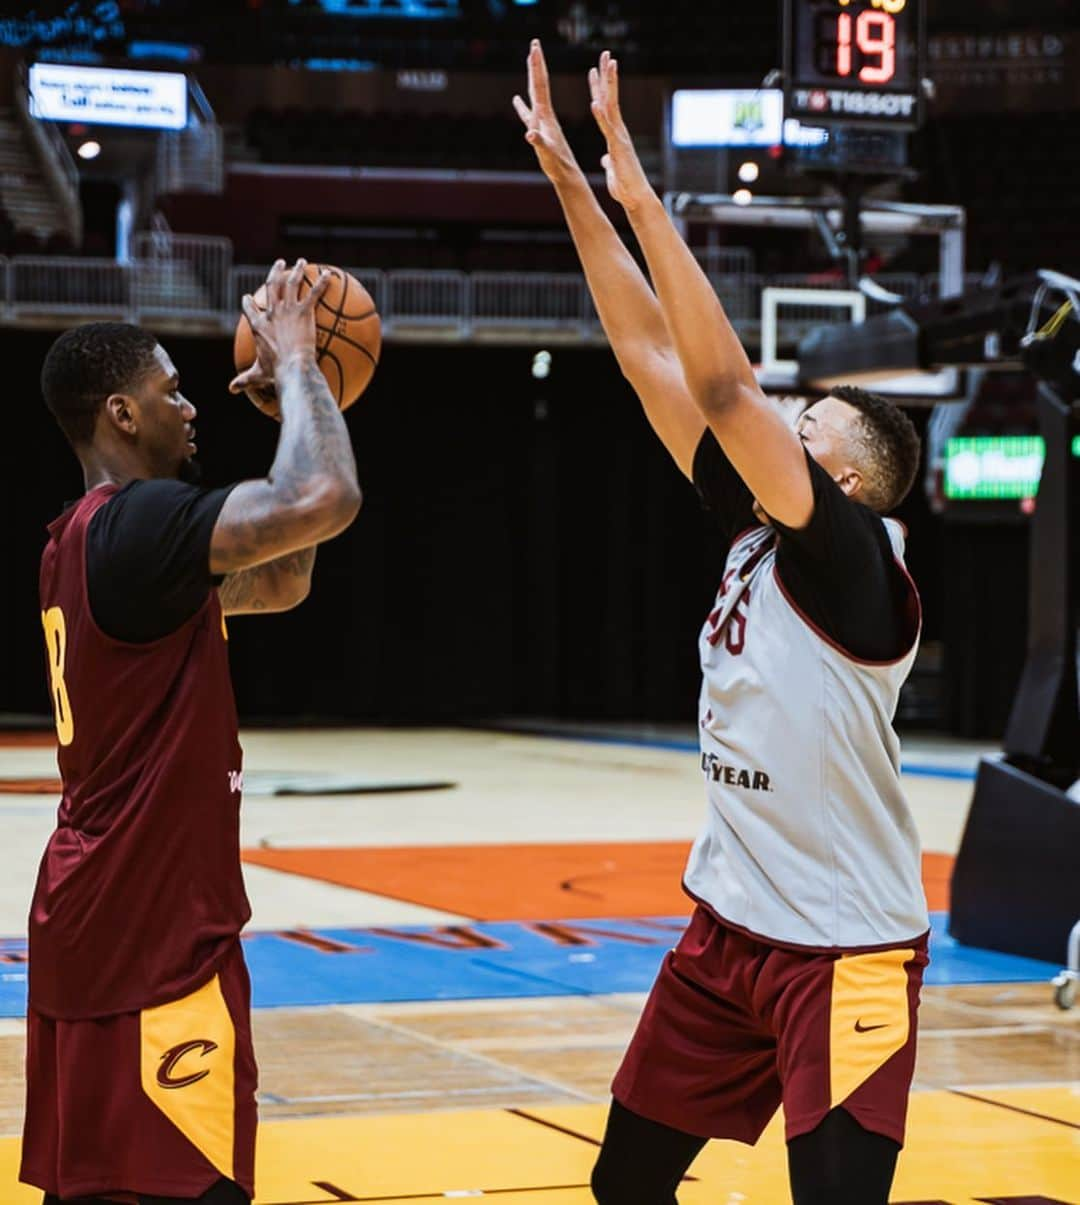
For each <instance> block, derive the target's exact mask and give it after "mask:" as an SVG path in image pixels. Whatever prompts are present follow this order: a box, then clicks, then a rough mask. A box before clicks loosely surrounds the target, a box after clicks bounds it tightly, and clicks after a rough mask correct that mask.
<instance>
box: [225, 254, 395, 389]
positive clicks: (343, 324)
mask: <svg viewBox="0 0 1080 1205" xmlns="http://www.w3.org/2000/svg"><path fill="white" fill-rule="evenodd" d="M324 269H325V270H326V271H327V272H329V273H330V283H329V285H327V288H326V292H325V293H324V294H323V295H322V297H320V298H319V304H318V305H317V306H316V307H315V326H316V331H315V348H316V352H315V354H316V357H317V359H318V364H319V368H320V369H321V370H322V374H323V376H324V377H326V380H327V383H328V384H329V386H330V392H331V393H332V394H333V395H334V397H335V398H337V403H338V405H339V406H340V407H341V408H342V410H346V409H348V407H349V406H351V405H352V404H353V402H355V401H356V399H357V398H358V397H359V396H360V395H361V394H362V393H363V392H364V390H365V389H366V388H367V387H368V384H369V383H370V381H371V378H372V376H373V375H374V373H375V368H376V366H377V365H378V363H379V352H380V350H381V349H382V323H381V322H380V321H379V313H378V311H377V310H376V309H375V302H374V301H373V300H372V297H371V294H370V293H369V292H368V291H367V289H365V288H364V286H363V285H362V284H361V283H360V282H359V281H358V280H357V279H356V277H355V276H350V275H349V274H348V272H345V271H343V270H342V269H341V268H335V267H333V266H332V265H330V264H308V266H307V267H306V268H305V270H304V280H303V281H301V283H300V295H301V297H302V296H303V295H304V294H305V293H306V292H307V290H308V289H310V288H311V286H312V285H313V284H314V283H315V281H316V280H318V278H319V273H320V272H322V271H323V270H324ZM254 299H255V304H256V305H257V306H258V307H259V309H260V310H261V309H265V308H266V286H265V285H261V286H260V287H259V290H258V292H257V293H256V294H255V298H254ZM233 362H234V363H235V364H236V371H237V372H243V371H244V370H245V369H246V368H250V367H251V365H252V364H254V363H255V337H254V335H252V333H251V327H250V325H249V324H248V320H247V319H246V318H245V317H244V316H243V315H242V314H241V316H240V321H239V322H238V323H237V324H236V335H235V336H234V338H233Z"/></svg>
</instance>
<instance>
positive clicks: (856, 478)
mask: <svg viewBox="0 0 1080 1205" xmlns="http://www.w3.org/2000/svg"><path fill="white" fill-rule="evenodd" d="M833 480H834V481H835V482H836V484H837V485H838V486H839V487H840V488H841V489H842V490H843V491H844V493H845V494H847V496H848V497H849V498H854V497H855V495H856V494H857V493H858V492H859V490H861V489H862V485H863V476H862V473H860V472H859V470H858V469H853V468H851V467H850V466H849V467H848V468H844V469H841V470H840V472H839V473H837V474H836V476H835V477H834V478H833Z"/></svg>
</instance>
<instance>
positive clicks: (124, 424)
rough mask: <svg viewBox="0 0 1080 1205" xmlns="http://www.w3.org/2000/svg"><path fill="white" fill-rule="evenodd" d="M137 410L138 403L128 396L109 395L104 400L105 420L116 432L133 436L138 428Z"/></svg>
mask: <svg viewBox="0 0 1080 1205" xmlns="http://www.w3.org/2000/svg"><path fill="white" fill-rule="evenodd" d="M138 408H139V407H138V402H136V400H135V399H134V398H133V397H131V396H129V395H128V394H126V393H110V394H109V396H108V397H107V398H106V399H105V406H104V414H105V419H106V421H107V422H109V423H111V424H112V426H113V427H114V428H115V429H116V430H117V431H122V432H123V433H124V434H125V435H134V434H135V431H136V428H137V426H138V423H137V418H138Z"/></svg>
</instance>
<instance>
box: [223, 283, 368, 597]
mask: <svg viewBox="0 0 1080 1205" xmlns="http://www.w3.org/2000/svg"><path fill="white" fill-rule="evenodd" d="M304 267H305V263H304V261H303V260H297V262H296V265H295V266H294V267H293V269H292V270H291V271H290V272H286V271H285V265H284V263H283V262H282V261H281V260H278V262H277V263H275V264H274V266H273V268H272V269H271V270H270V275H269V277H268V278H267V282H266V284H267V298H268V305H267V309H266V310H264V311H261V310H258V309H257V308H256V307H255V304H254V302H253V301H252V299H251V297H245V298H244V313H245V315H246V317H247V319H248V322H249V323H250V324H251V329H252V331H253V333H254V335H255V343H256V347H257V349H258V363H259V364H260V365H261V366H262V368H263V369H265V370H267V371H272V372H273V378H274V385H275V388H276V390H277V395H278V398H279V399H280V402H281V435H280V437H279V439H278V446H277V452H276V454H275V456H274V462H273V464H272V465H271V466H270V472H269V473H268V474H267V476H266V477H264V478H263V479H262V480H259V481H244V482H242V483H241V484H240V485H238V486H237V487H236V488H235V489H234V490H233V491H232V493H230V494H229V496H228V498H227V499H226V500H225V505H224V506H223V507H222V508H221V513H220V515H219V516H218V520H217V523H216V524H215V526H214V533H213V537H212V539H211V542H210V570H211V572H212V573H223V574H229V575H232V574H234V573H237V572H238V571H241V570H242V571H250V570H252V569H253V568H254V567H256V566H259V567H263V568H265V570H266V572H264V573H263V574H261V575H260V577H259V578H258V582H256V578H254V577H251V578H249V580H248V584H247V585H246V586H245V585H243V584H242V583H239V582H238V583H236V584H235V586H233V587H230V588H229V589H227V590H226V587H229V582H228V581H226V582H225V583H224V584H223V586H222V589H223V590H225V591H226V595H225V598H226V599H227V596H228V595H229V594H231V593H232V592H233V591H234V590H235V591H236V592H237V594H242V595H243V597H244V600H245V606H244V609H247V610H258V609H264V608H260V607H257V606H254V605H253V604H254V601H255V600H258V599H261V600H262V601H263V602H264V603H265V604H266V605H265V609H266V610H270V609H271V606H270V605H269V599H270V597H271V595H270V593H269V586H270V584H271V583H272V582H273V580H274V579H275V578H276V579H277V580H279V581H281V580H285V581H288V575H289V573H290V572H291V573H292V575H293V578H294V579H298V580H294V581H293V582H292V587H293V588H294V589H295V590H296V592H297V597H296V602H298V601H299V600H300V596H301V594H300V590H299V587H301V586H303V587H305V592H306V581H305V579H306V578H307V577H309V576H310V562H309V563H308V564H307V565H306V566H305V565H304V562H303V559H302V558H301V560H300V561H299V562H298V561H296V560H291V561H289V565H288V566H287V567H286V568H285V569H284V570H283V571H282V570H280V568H279V567H275V564H274V563H275V562H279V561H280V560H281V558H283V557H285V558H287V557H291V556H293V555H294V554H302V553H304V552H305V551H309V550H312V549H313V546H314V545H316V544H320V543H322V542H323V541H324V540H329V539H331V538H333V537H334V536H336V535H337V534H338V533H339V532H341V531H343V530H344V529H345V528H346V527H348V525H349V524H350V523H351V522H352V521H353V519H354V518H355V517H356V513H357V511H358V510H359V509H360V487H359V485H358V484H357V480H356V462H355V460H354V458H353V452H352V444H351V443H350V441H349V433H348V430H347V429H346V427H345V420H344V418H343V417H342V414H341V411H340V410H339V409H338V407H337V403H336V402H335V401H334V398H333V396H332V395H331V393H330V389H329V387H328V386H327V384H326V380H325V378H324V377H323V375H322V373H321V372H320V371H319V367H318V364H317V363H316V359H315V316H314V315H315V306H316V305H317V304H318V301H319V298H320V297H321V296H322V295H323V293H324V292H325V291H326V285H327V283H328V281H329V277H328V276H327V275H326V274H325V273H323V275H322V276H320V278H319V280H318V282H317V283H316V284H315V285H314V286H313V287H312V288H311V289H310V290H309V291H308V293H307V294H306V295H305V296H304V297H303V298H301V297H300V295H299V286H300V282H301V281H302V280H303V272H304ZM234 384H235V382H234ZM297 565H299V566H300V571H299V572H297V571H296V566H297ZM271 570H272V572H271ZM264 591H265V592H264ZM290 605H295V602H294V603H292V604H290ZM237 609H239V607H238V608H237Z"/></svg>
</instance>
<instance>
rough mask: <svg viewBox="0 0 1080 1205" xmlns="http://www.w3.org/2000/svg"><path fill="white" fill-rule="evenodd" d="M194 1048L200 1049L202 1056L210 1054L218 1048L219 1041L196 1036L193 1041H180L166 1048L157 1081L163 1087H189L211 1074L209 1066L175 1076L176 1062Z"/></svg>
mask: <svg viewBox="0 0 1080 1205" xmlns="http://www.w3.org/2000/svg"><path fill="white" fill-rule="evenodd" d="M193 1050H198V1051H199V1052H200V1054H201V1055H202V1057H204V1058H205V1057H206V1055H208V1054H210V1053H211V1051H214V1050H217V1042H210V1041H208V1040H207V1039H205V1038H196V1039H195V1040H194V1041H193V1042H179V1043H177V1045H175V1046H173V1047H171V1048H170V1049H169V1050H166V1051H165V1053H164V1054H163V1055H162V1056H161V1066H160V1067H159V1068H158V1073H157V1082H158V1086H159V1087H162V1088H187V1087H188V1086H189V1085H191V1084H197V1083H198V1082H199V1080H201V1079H206V1077H207V1076H208V1075H209V1074H210V1069H209V1067H207V1068H204V1069H203V1070H202V1071H195V1072H193V1073H192V1074H191V1075H180V1076H177V1077H176V1078H173V1074H172V1073H173V1070H174V1069H175V1067H176V1064H177V1063H179V1062H180V1060H181V1059H182V1058H183V1057H184V1055H185V1054H190V1053H191V1052H192V1051H193Z"/></svg>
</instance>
